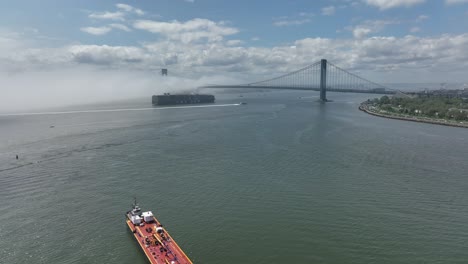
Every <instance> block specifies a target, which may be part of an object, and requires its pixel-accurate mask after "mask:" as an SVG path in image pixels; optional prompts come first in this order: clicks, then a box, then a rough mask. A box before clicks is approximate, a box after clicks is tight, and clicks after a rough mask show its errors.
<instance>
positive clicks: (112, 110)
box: [0, 104, 240, 116]
mask: <svg viewBox="0 0 468 264" xmlns="http://www.w3.org/2000/svg"><path fill="white" fill-rule="evenodd" d="M239 105H240V104H218V105H190V106H168V107H147V108H119V109H96V110H77V111H61V112H33V113H14V114H0V116H29V115H67V114H82V113H106V112H126V111H151V110H169V109H187V108H208V107H226V106H239Z"/></svg>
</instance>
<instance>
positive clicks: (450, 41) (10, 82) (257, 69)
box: [0, 31, 468, 111]
mask: <svg viewBox="0 0 468 264" xmlns="http://www.w3.org/2000/svg"><path fill="white" fill-rule="evenodd" d="M364 35H365V34H364ZM26 36H27V37H28V38H31V37H35V36H33V35H23V34H18V33H15V32H10V33H2V32H1V31H0V77H1V78H0V87H11V86H15V87H19V88H18V94H17V93H16V92H11V93H10V94H9V95H8V96H4V94H2V97H0V108H1V109H6V108H8V107H14V104H12V103H10V101H11V102H13V101H15V102H19V101H18V100H19V98H21V96H20V94H19V93H20V92H19V91H21V94H22V95H24V93H26V91H27V89H28V88H27V87H28V85H29V87H32V86H34V87H38V88H37V89H38V90H37V94H38V95H37V96H39V95H40V94H43V96H45V95H44V94H51V95H53V92H55V90H52V88H53V87H55V88H57V89H58V87H59V86H62V87H67V88H66V91H67V93H69V94H70V95H71V96H70V98H73V97H75V96H76V97H77V98H80V99H83V96H84V95H81V94H79V93H80V91H81V89H80V88H79V87H80V86H81V85H83V86H86V85H84V83H83V81H80V80H87V82H86V83H88V84H89V83H91V84H92V88H93V89H97V90H96V93H97V94H99V96H97V97H96V98H100V99H104V98H105V97H106V96H104V95H105V94H106V93H110V92H111V90H108V89H110V88H105V87H112V86H113V85H114V86H116V87H120V88H122V89H124V88H126V89H128V87H129V85H130V84H131V82H127V81H125V80H126V78H128V79H129V80H130V79H131V80H135V82H138V81H140V80H147V81H145V83H148V84H154V83H155V82H158V83H159V80H155V79H153V76H157V72H159V70H160V69H161V68H162V67H167V68H169V69H170V72H171V76H173V77H174V78H175V79H178V78H179V77H176V76H184V77H183V78H184V80H185V81H183V82H184V83H185V84H188V85H186V86H185V87H190V83H191V86H192V87H194V86H196V85H202V84H206V83H243V82H251V81H255V80H262V79H265V78H268V77H274V76H276V75H278V74H283V73H287V72H290V71H292V70H296V69H298V68H301V67H304V66H306V65H309V64H311V63H313V62H315V61H317V60H319V59H321V58H326V59H328V60H329V61H330V62H332V63H334V64H336V65H338V66H340V67H342V68H344V69H347V70H351V71H352V72H356V73H359V75H362V76H364V77H366V78H369V79H371V80H373V81H376V82H387V81H393V82H394V81H395V80H398V81H399V82H408V81H409V82H418V81H419V82H431V81H435V82H443V81H447V80H451V81H464V80H465V79H466V71H467V69H468V33H466V34H459V35H450V34H444V35H439V36H433V37H419V36H411V35H409V36H405V37H388V36H387V37H385V36H381V37H366V36H363V37H361V38H355V39H353V38H350V39H328V38H305V39H299V40H297V41H294V42H291V43H285V44H284V45H278V46H273V47H243V46H241V45H240V44H241V43H240V42H239V41H237V40H227V41H225V40H220V41H216V42H211V41H209V40H206V41H197V42H194V43H185V42H180V41H178V40H177V41H172V40H171V39H169V38H163V39H160V40H157V41H154V42H149V43H148V42H147V43H142V44H139V45H131V46H110V45H82V44H74V45H63V46H56V47H54V48H47V47H41V46H42V45H38V44H37V43H35V40H31V39H24V38H25V37H26ZM441 69H442V70H441ZM136 72H137V73H138V74H135V73H136ZM8 76H18V77H14V78H13V77H12V78H9V77H8ZM113 76H115V78H113ZM200 76H201V77H200ZM203 76H206V77H203ZM211 76H227V77H228V78H229V80H227V79H224V77H223V78H221V79H217V81H214V80H213V79H211ZM137 78H140V79H137ZM198 78H204V79H203V80H202V81H200V80H199V79H198ZM56 79H59V80H56ZM107 79H113V80H114V79H115V80H117V81H115V82H114V81H108V80H107ZM123 79H125V80H123ZM22 80H29V81H28V82H26V81H22ZM106 80H107V81H106ZM190 80H192V81H190ZM67 82H70V83H67ZM32 83H34V84H35V85H32ZM53 83H56V84H53ZM49 86H51V87H52V88H50V89H49V88H48V87H49ZM137 86H138V85H137ZM143 86H144V85H142V86H141V87H143ZM150 86H151V87H152V85H150ZM150 86H144V87H150ZM103 87H104V88H103ZM132 87H134V86H132ZM138 87H140V86H138ZM138 87H137V88H136V89H140V88H138ZM55 88H54V89H55ZM87 88H89V89H88V90H86V92H87V93H89V94H88V96H90V97H91V95H94V94H93V93H92V90H91V87H87ZM120 88H119V89H120ZM35 89H36V88H35ZM68 89H71V90H68ZM74 89H76V90H74ZM106 89H107V90H106ZM116 89H117V88H116ZM119 89H117V90H115V91H118V92H120V90H119ZM141 89H142V90H139V91H141V92H142V93H143V92H146V93H148V91H149V90H144V89H146V88H141ZM148 89H149V88H148ZM152 89H153V88H152ZM72 90H73V91H72ZM129 90H133V88H132V89H129ZM40 91H42V92H43V93H41V92H40ZM35 93H36V90H34V91H33V92H32V93H31V96H28V98H29V97H31V98H33V97H34V96H36V95H35ZM58 94H62V93H61V92H58ZM63 95H65V94H63ZM64 97H65V96H64ZM57 98H59V100H58V101H62V99H63V98H62V97H57ZM70 98H68V99H67V98H65V99H63V102H67V103H71V101H70V100H71V99H70ZM109 98H114V97H113V96H109ZM23 100H25V99H23ZM28 100H29V99H28ZM31 101H33V99H31ZM54 102H55V101H54ZM51 103H52V102H51ZM27 104H29V101H28V103H27ZM27 104H26V105H27ZM23 105H25V104H23ZM1 109H0V111H1Z"/></svg>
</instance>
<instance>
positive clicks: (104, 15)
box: [88, 11, 125, 21]
mask: <svg viewBox="0 0 468 264" xmlns="http://www.w3.org/2000/svg"><path fill="white" fill-rule="evenodd" d="M124 16H125V14H124V13H122V12H107V11H106V12H100V13H91V14H89V16H88V17H89V18H93V19H103V20H106V19H107V20H120V21H124V20H125V18H124Z"/></svg>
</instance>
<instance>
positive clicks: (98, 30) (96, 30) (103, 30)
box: [80, 27, 112, 36]
mask: <svg viewBox="0 0 468 264" xmlns="http://www.w3.org/2000/svg"><path fill="white" fill-rule="evenodd" d="M80 30H81V31H83V32H86V33H89V34H92V35H97V36H100V35H105V34H107V33H109V32H110V31H111V30H112V29H111V28H110V27H82V28H80Z"/></svg>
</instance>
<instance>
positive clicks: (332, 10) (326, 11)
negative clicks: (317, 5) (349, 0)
mask: <svg viewBox="0 0 468 264" xmlns="http://www.w3.org/2000/svg"><path fill="white" fill-rule="evenodd" d="M334 14H335V7H334V6H327V7H324V8H322V15H324V16H331V15H334Z"/></svg>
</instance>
